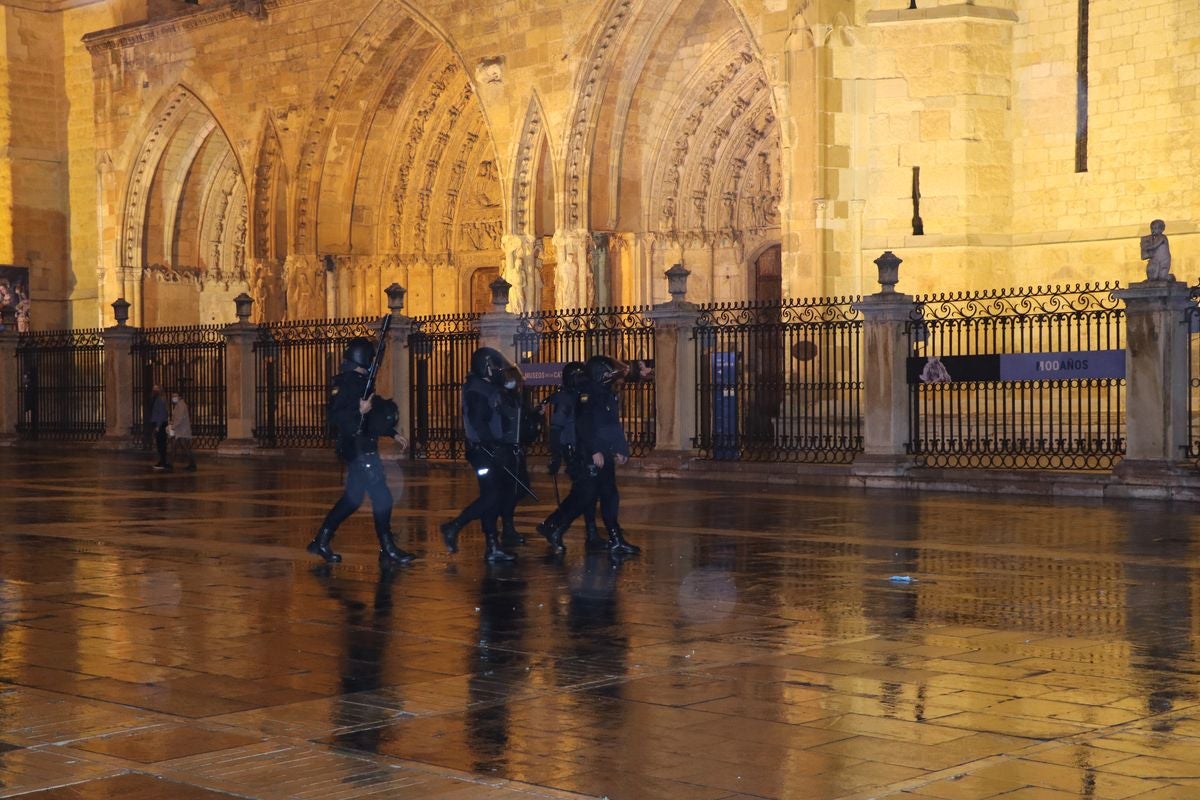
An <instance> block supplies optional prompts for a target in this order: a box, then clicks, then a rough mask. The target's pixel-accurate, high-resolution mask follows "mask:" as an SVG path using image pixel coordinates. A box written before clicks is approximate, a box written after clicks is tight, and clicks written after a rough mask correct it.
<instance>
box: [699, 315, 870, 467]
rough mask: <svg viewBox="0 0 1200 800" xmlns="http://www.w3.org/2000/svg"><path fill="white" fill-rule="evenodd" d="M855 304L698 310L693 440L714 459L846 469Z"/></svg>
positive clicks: (853, 405) (855, 364)
mask: <svg viewBox="0 0 1200 800" xmlns="http://www.w3.org/2000/svg"><path fill="white" fill-rule="evenodd" d="M853 300H854V298H816V299H804V300H801V299H797V300H785V301H782V302H779V303H726V304H717V305H710V306H704V307H702V308H701V313H700V317H699V319H698V320H697V323H696V327H695V329H694V331H693V335H694V336H695V339H696V359H697V360H696V375H697V387H696V392H697V396H696V409H697V414H696V437H695V445H696V447H697V448H698V449H699V450H700V453H701V455H703V456H704V457H706V458H712V459H717V460H747V461H797V462H824V463H847V462H850V461H853V459H854V457H855V455H856V454H857V453H858V452H860V451H861V450H862V449H863V437H862V386H863V384H862V330H863V323H862V315H861V314H860V313H859V312H858V311H856V310H854V309H853V308H852V307H851V303H852V302H853Z"/></svg>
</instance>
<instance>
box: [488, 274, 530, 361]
mask: <svg viewBox="0 0 1200 800" xmlns="http://www.w3.org/2000/svg"><path fill="white" fill-rule="evenodd" d="M490 288H491V290H492V310H491V311H489V312H488V313H486V314H484V315H483V316H482V317H480V319H479V346H480V347H493V348H495V349H496V350H499V351H500V352H501V353H503V354H504V356H505V358H509V359H512V360H515V359H514V354H515V352H516V341H515V339H516V336H517V333H518V332H519V331H520V330H521V318H520V317H518V316H517V315H516V314H511V313H509V311H508V293H509V291H510V290H511V289H512V285H511V284H510V283H509V282H508V281H506V280H504V278H497V279H496V280H494V281H492V285H491V287H490Z"/></svg>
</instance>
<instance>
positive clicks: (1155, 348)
mask: <svg viewBox="0 0 1200 800" xmlns="http://www.w3.org/2000/svg"><path fill="white" fill-rule="evenodd" d="M1113 294H1114V295H1115V296H1116V297H1118V298H1119V299H1121V300H1124V301H1125V331H1126V333H1125V409H1126V412H1125V420H1126V422H1125V431H1126V436H1127V437H1128V438H1127V445H1126V455H1125V460H1124V461H1122V462H1121V463H1120V464H1119V465H1118V467H1117V469H1116V473H1117V475H1119V476H1120V477H1121V478H1123V479H1126V480H1131V481H1134V482H1136V481H1137V479H1138V477H1139V476H1142V477H1153V476H1154V475H1155V474H1156V473H1158V474H1160V473H1162V472H1164V471H1168V470H1170V469H1172V468H1173V467H1176V466H1178V465H1179V464H1180V462H1182V461H1183V458H1184V448H1185V447H1187V445H1188V443H1189V442H1188V435H1189V434H1188V414H1189V410H1188V326H1187V324H1186V322H1187V317H1186V315H1185V309H1186V308H1187V307H1188V306H1189V305H1190V304H1191V300H1190V299H1189V297H1188V287H1187V284H1185V283H1182V282H1180V281H1173V280H1164V281H1142V282H1141V283H1135V284H1133V285H1132V286H1130V287H1129V288H1128V289H1121V290H1119V291H1116V292H1113Z"/></svg>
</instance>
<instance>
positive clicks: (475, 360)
mask: <svg viewBox="0 0 1200 800" xmlns="http://www.w3.org/2000/svg"><path fill="white" fill-rule="evenodd" d="M507 366H509V363H508V359H507V358H505V357H504V356H503V355H502V354H501V353H500V351H499V350H496V349H494V348H491V347H481V348H479V349H478V350H476V351H475V352H474V353H472V354H471V374H472V375H474V376H475V377H477V378H483V379H484V380H485V381H487V382H488V383H494V384H497V385H499V384H500V383H501V382H502V381H503V377H502V374H503V372H504V368H505V367H507Z"/></svg>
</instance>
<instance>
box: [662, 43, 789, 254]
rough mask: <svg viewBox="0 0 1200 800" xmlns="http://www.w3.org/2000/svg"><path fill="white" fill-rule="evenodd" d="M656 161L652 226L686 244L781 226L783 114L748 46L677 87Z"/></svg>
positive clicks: (731, 238) (737, 237) (726, 239)
mask: <svg viewBox="0 0 1200 800" xmlns="http://www.w3.org/2000/svg"><path fill="white" fill-rule="evenodd" d="M678 96H679V98H680V100H679V102H678V103H677V105H676V108H675V110H674V111H673V113H672V114H671V115H670V120H671V122H670V124H669V125H668V126H667V127H668V129H669V130H670V131H671V138H669V139H667V140H664V141H663V142H662V144H661V145H660V147H659V150H658V153H657V156H656V157H655V158H654V159H653V162H652V167H651V169H652V173H651V175H650V176H649V179H648V180H647V181H646V183H647V184H648V185H649V186H650V193H649V202H648V204H647V208H648V212H647V213H648V219H647V220H646V225H647V229H648V230H655V231H658V232H659V233H661V234H663V235H665V236H666V237H667V238H668V239H670V240H674V241H679V242H681V243H684V244H685V245H686V246H693V243H699V244H701V245H702V246H711V245H721V244H723V243H731V242H736V241H738V240H740V238H741V236H742V235H743V234H744V233H745V232H747V231H763V230H767V229H776V228H778V227H779V199H780V196H781V184H780V180H779V175H780V147H779V130H778V122H777V120H776V118H775V112H774V110H773V107H772V104H771V93H770V88H769V85H768V83H767V79H766V75H765V73H764V71H763V68H762V65H761V64H760V63H759V62H758V61H757V60H756V59H755V58H754V56H753V55H752V54H751V52H750V51H749V49H740V50H737V51H736V52H734V53H732V54H728V53H725V54H717V56H715V57H713V58H710V59H709V60H708V62H707V63H706V64H705V68H704V69H701V70H699V71H698V72H697V73H696V75H695V77H694V78H693V80H692V84H691V85H690V86H687V87H685V88H684V90H683V91H681V92H679V94H678Z"/></svg>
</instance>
